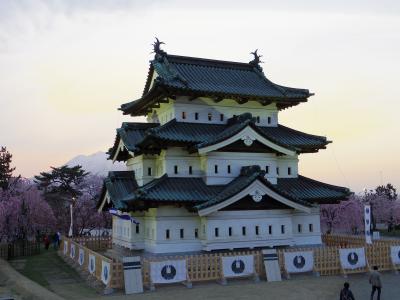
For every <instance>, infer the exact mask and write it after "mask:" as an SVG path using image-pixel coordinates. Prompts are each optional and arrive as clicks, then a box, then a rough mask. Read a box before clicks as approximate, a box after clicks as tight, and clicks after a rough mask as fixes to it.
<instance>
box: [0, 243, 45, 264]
mask: <svg viewBox="0 0 400 300" xmlns="http://www.w3.org/2000/svg"><path fill="white" fill-rule="evenodd" d="M39 253H40V243H37V242H28V241H26V242H16V243H10V244H0V258H3V259H6V260H9V259H12V258H17V257H22V256H31V255H35V254H39Z"/></svg>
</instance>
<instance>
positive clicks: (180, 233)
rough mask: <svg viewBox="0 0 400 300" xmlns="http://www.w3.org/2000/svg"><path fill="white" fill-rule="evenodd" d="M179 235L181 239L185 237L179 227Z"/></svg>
mask: <svg viewBox="0 0 400 300" xmlns="http://www.w3.org/2000/svg"><path fill="white" fill-rule="evenodd" d="M179 236H180V237H181V239H183V238H184V237H185V232H184V230H183V228H181V229H180V230H179Z"/></svg>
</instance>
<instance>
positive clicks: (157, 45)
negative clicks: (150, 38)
mask: <svg viewBox="0 0 400 300" xmlns="http://www.w3.org/2000/svg"><path fill="white" fill-rule="evenodd" d="M155 39H156V40H155V41H154V43H153V44H151V45H152V46H153V51H152V52H151V53H155V54H156V57H157V55H159V56H164V55H166V54H167V52H165V51H164V50H162V49H161V45H165V43H164V42H161V41H160V40H159V39H158V38H157V37H155Z"/></svg>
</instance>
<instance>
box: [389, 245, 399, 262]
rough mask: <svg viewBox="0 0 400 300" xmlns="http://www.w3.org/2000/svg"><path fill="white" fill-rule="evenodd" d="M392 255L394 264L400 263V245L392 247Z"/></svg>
mask: <svg viewBox="0 0 400 300" xmlns="http://www.w3.org/2000/svg"><path fill="white" fill-rule="evenodd" d="M390 257H391V259H392V263H393V264H394V265H399V264H400V246H391V247H390Z"/></svg>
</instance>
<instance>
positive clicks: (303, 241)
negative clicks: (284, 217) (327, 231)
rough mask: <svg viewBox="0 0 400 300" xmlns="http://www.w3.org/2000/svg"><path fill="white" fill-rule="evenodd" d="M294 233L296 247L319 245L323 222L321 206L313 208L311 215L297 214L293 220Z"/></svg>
mask: <svg viewBox="0 0 400 300" xmlns="http://www.w3.org/2000/svg"><path fill="white" fill-rule="evenodd" d="M292 224H293V228H292V230H293V231H292V232H293V238H294V242H295V244H296V245H319V244H321V243H322V240H321V221H320V210H319V206H318V207H315V208H313V210H312V212H311V213H310V214H306V213H303V212H296V213H295V214H294V215H293V219H292ZM299 224H300V225H301V227H302V228H301V229H302V230H301V232H299V230H298V229H299V228H298V225H299ZM310 224H312V231H310Z"/></svg>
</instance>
